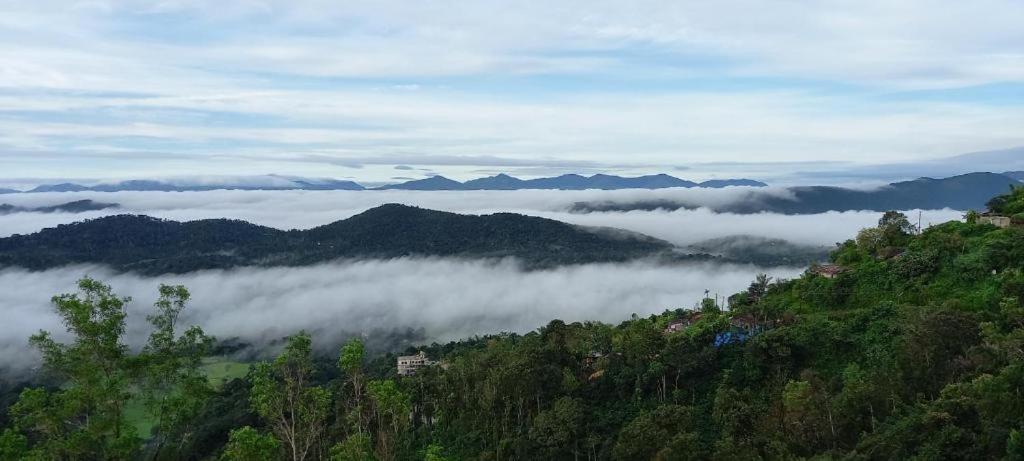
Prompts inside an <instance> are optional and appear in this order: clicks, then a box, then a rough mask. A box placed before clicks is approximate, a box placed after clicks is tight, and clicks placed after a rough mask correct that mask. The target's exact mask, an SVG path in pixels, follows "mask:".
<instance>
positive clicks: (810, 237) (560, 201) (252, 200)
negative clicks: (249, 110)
mask: <svg viewBox="0 0 1024 461" xmlns="http://www.w3.org/2000/svg"><path fill="white" fill-rule="evenodd" d="M758 190H761V189H758ZM769 190H772V191H774V192H776V193H779V194H785V193H786V192H785V191H784V190H782V189H769ZM750 191H751V188H745V187H734V188H727V189H663V190H655V191H648V190H618V191H599V190H587V191H550V190H520V191H431V192H423V191H419V192H412V191H209V192H114V193H102V192H81V193H43V194H10V195H4V196H0V202H6V203H11V204H14V205H19V206H26V207H38V206H48V205H55V204H59V203H66V202H69V201H72V200H81V199H92V200H95V201H99V202H113V203H119V204H120V205H121V208H119V209H110V210H103V211H95V212H86V213H78V214H71V213H52V214H46V213H13V214H9V215H4V216H0V236H8V235H10V234H15V233H20V234H25V233H31V232H36V231H38V230H40V229H42V228H44V227H53V226H55V225H57V224H62V223H70V222H74V221H80V220H83V219H88V218H95V217H99V216H105V215H109V214H119V213H136V214H148V215H152V216H157V217H162V218H169V219H175V220H192V219H202V218H237V219H243V220H246V221H250V222H254V223H257V224H263V225H267V226H271V227H276V228H281V229H290V228H300V229H304V228H310V227H315V226H318V225H321V224H327V223H330V222H333V221H337V220H339V219H344V218H347V217H349V216H352V215H354V214H357V213H360V212H362V211H365V210H366V209H369V208H372V207H375V206H378V205H381V204H384V203H404V204H408V205H417V206H421V207H425V208H431V209H436V210H446V211H454V212H459V213H474V214H484V213H494V212H501V211H511V212H516V213H523V214H529V215H534V216H543V217H548V218H552V219H558V220H561V221H566V222H571V223H576V224H584V225H590V226H610V227H618V228H622V229H628V230H632V231H636V232H641V233H644V234H648V235H651V236H654V237H658V238H662V239H665V240H668V241H670V242H672V243H675V244H677V245H681V246H682V245H689V244H692V243H696V242H699V241H702V240H706V239H710V238H716V237H722V236H726V235H736V234H748V235H756V236H762V237H769V238H781V239H786V240H790V241H792V242H795V243H803V244H810V245H831V244H833V243H836V242H839V241H843V240H846V239H847V238H850V237H852V236H853V235H854V234H855V233H856V232H857V230H859V229H861V228H863V227H867V226H871V225H874V224H875V223H876V222H877V221H878V218H879V217H880V216H881V213H877V212H867V211H866V212H854V211H852V212H842V213H840V212H830V213H823V214H817V215H798V216H787V215H781V214H773V213H762V214H753V215H736V214H718V213H714V212H711V211H709V210H707V209H697V210H677V211H630V212H626V213H621V212H607V213H587V214H574V213H569V212H568V211H567V210H568V209H569V207H570V206H571V205H572V204H573V203H575V202H581V201H621V202H634V201H637V200H651V199H670V200H672V199H675V200H683V199H685V200H687V201H690V202H692V203H701V204H708V205H711V204H723V203H728V202H731V201H735V200H744V199H746V198H747V194H748V193H749V192H750ZM908 214H912V215H913V217H914V218H915V219H916V217H917V213H916V211H915V212H911V213H908ZM960 216H961V213H960V212H959V211H955V210H929V211H925V212H923V216H922V221H923V224H924V225H928V224H929V223H940V222H945V221H948V220H951V219H958V218H960Z"/></svg>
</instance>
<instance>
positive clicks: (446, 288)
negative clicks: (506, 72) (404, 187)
mask: <svg viewBox="0 0 1024 461" xmlns="http://www.w3.org/2000/svg"><path fill="white" fill-rule="evenodd" d="M746 192H747V191H746V190H745V188H730V189H724V190H693V189H671V190H660V191H638V190H625V191H443V192H409V191H362V192H352V191H209V192H115V193H100V192H85V193H44V194H14V195H8V196H3V197H2V198H0V201H3V202H7V203H12V204H15V205H21V206H46V205H54V204H58V203H65V202H68V201H72V200H80V199H92V200H96V201H101V202H116V203H119V204H120V205H121V208H120V209H117V210H103V211H98V212H88V213H80V214H69V213H52V214H45V213H14V214H9V215H5V216H0V236H7V235H11V234H15V233H23V234H24V233H31V232H35V231H38V230H40V229H42V228H44V227H52V226H55V225H58V224H63V223H70V222H75V221H80V220H82V219H88V218H95V217H99V216H104V215H109V214H118V213H138V214H148V215H152V216H157V217H162V218H168V219H175V220H193V219H202V218H237V219H243V220H247V221H251V222H255V223H259V224H263V225H267V226H272V227H276V228H282V229H290V228H310V227H314V226H318V225H322V224H327V223H330V222H333V221H336V220H339V219H344V218H347V217H349V216H352V215H354V214H357V213H360V212H362V211H365V210H367V209H369V208H372V207H374V206H377V205H381V204H384V203H405V204H411V205H417V206H421V207H425V208H431V209H438V210H447V211H453V212H459V213H474V214H484V213H493V212H502V211H511V212H518V213H524V214H529V215H535V216H544V217H548V218H553V219H558V220H563V221H567V222H571V223H577V224H581V225H588V226H607V227H615V228H622V229H628V230H631V231H636V232H641V233H644V234H648V235H652V236H654V237H658V238H662V239H665V240H668V241H670V242H672V243H674V244H676V245H680V246H685V245H689V244H692V243H696V242H699V241H702V240H706V239H710V238H716V237H722V236H728V235H737V234H746V235H755V236H762V237H770V238H782V239H787V240H790V241H792V242H795V243H802V244H813V245H831V244H833V243H835V242H839V241H843V240H846V239H848V238H850V237H852V236H853V235H854V234H855V233H856V232H857V230H859V229H860V228H863V227H867V226H871V225H874V224H875V223H876V222H877V220H878V218H879V216H880V215H881V213H876V212H830V213H823V214H816V215H780V214H771V213H761V214H752V215H735V214H721V213H714V212H712V211H709V210H707V209H703V208H701V209H696V210H677V211H630V212H595V213H586V214H574V213H570V212H568V209H569V207H570V206H571V205H572V204H573V203H574V202H578V201H594V200H601V201H623V202H630V201H636V200H638V199H686V200H689V201H697V202H698V203H703V204H714V203H726V202H728V201H730V200H742V199H744V197H746V196H747V194H746ZM778 193H785V192H784V191H778ZM910 214H911V215H912V217H913V218H915V220H916V218H917V212H916V211H914V212H911V213H910ZM921 216H922V221H923V223H924V224H925V225H928V224H929V223H939V222H944V221H947V220H951V219H958V218H959V217H960V212H958V211H955V210H931V211H924V212H922V214H921ZM803 269H804V268H785V267H776V268H759V267H754V266H749V265H733V264H721V263H700V264H686V265H669V266H666V265H657V264H653V263H648V262H637V263H632V264H589V265H582V266H570V267H562V268H557V269H551V270H543V271H523V270H521V269H520V268H519V267H518V265H517V264H516V263H515V262H514V261H504V262H499V263H495V262H493V261H492V262H485V261H473V260H456V259H395V260H387V261H339V262H335V263H331V264H322V265H316V266H309V267H302V268H258V269H257V268H242V269H235V270H227V271H202V272H196V273H191V274H185V275H174V276H170V275H168V276H160V277H141V276H138V275H134V274H119V273H115V272H112V271H111V270H109V269H107V268H104V267H99V266H73V267H65V268H59V269H52V270H46V271H37V272H30V271H25V270H21V269H13V268H9V269H3V270H0V287H3V288H4V289H3V290H0V318H3V319H4V321H3V322H0V364H6V367H9V368H18V367H22V368H23V367H27V366H31V365H32V364H33V363H35V362H34V361H35V360H36V357H35V356H34V355H32V354H31V353H27V352H28V347H27V338H28V336H29V335H31V334H32V333H34V332H36V331H38V330H40V329H45V330H49V331H52V332H55V333H59V334H58V337H62V335H63V328H62V326H61V324H60V322H59V319H58V318H57V317H56V315H55V314H54V313H53V310H52V307H51V306H50V304H49V299H50V297H51V296H52V295H55V294H58V293H65V292H72V291H74V289H75V281H76V280H77V279H78V278H80V277H82V276H83V275H90V276H92V277H95V278H98V279H100V280H103V281H106V282H108V283H110V284H111V285H112V286H113V288H114V289H115V291H116V292H117V293H119V294H122V295H126V296H131V297H133V298H134V300H135V301H134V302H133V303H132V304H131V307H130V309H129V311H130V314H129V327H130V328H129V332H128V337H129V342H130V343H131V344H133V345H136V346H137V345H139V344H141V343H142V342H143V341H144V340H145V335H146V334H147V333H146V332H147V331H148V330H147V328H146V327H145V325H144V323H145V314H146V313H148V312H149V311H150V309H151V305H152V302H153V300H154V298H155V294H156V288H157V286H158V285H159V284H160V283H173V284H183V285H185V286H186V287H188V288H189V289H190V290H191V291H192V293H193V302H192V303H191V306H190V308H189V310H188V311H187V314H186V315H185V317H184V318H183V323H185V324H198V325H200V326H202V327H203V328H205V329H206V330H207V331H208V332H209V333H211V334H214V335H216V336H217V337H219V338H221V339H228V338H238V339H240V340H242V341H245V342H248V343H252V344H254V345H256V346H260V345H269V344H273V343H275V342H278V341H279V340H280V339H281V338H282V337H284V336H286V335H288V334H292V333H294V332H296V331H299V330H303V329H305V330H307V331H310V332H312V333H314V334H315V335H316V337H317V338H318V342H320V343H321V344H323V345H335V344H336V343H337V342H338V341H340V340H341V339H342V338H345V337H349V336H351V335H353V334H368V333H373V332H375V331H376V332H381V331H398V332H400V331H407V330H415V331H416V335H415V336H416V337H418V338H419V340H421V341H422V342H430V341H445V340H452V339H458V338H464V337H467V336H472V335H476V334H488V333H496V332H501V331H515V332H525V331H529V330H532V329H534V328H537V327H539V326H542V325H544V324H546V323H547V322H549V321H550V320H552V319H555V318H558V319H562V320H565V321H582V320H599V321H607V322H616V321H620V320H623V319H626V318H628V317H629V316H630V314H633V313H638V314H641V315H643V314H650V313H655V312H661V311H663V310H665V309H669V308H679V307H682V308H690V307H693V306H694V305H695V304H696V303H698V302H699V301H700V299H701V298H703V297H704V293H705V290H708V291H709V292H710V293H712V294H719V295H721V296H723V297H724V296H727V295H729V294H732V293H735V292H737V291H740V290H742V289H744V288H745V287H746V286H747V284H749V282H750V281H751V280H752V279H753V277H754V276H755V275H756V274H758V273H761V272H767V273H769V274H771V275H773V276H775V277H783V278H785V277H793V276H796V275H797V274H799V273H801V272H802V271H803Z"/></svg>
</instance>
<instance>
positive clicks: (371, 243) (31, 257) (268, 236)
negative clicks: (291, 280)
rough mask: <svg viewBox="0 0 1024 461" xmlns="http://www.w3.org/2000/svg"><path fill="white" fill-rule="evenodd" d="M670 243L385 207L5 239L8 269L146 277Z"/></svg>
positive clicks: (108, 225) (2, 252)
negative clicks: (281, 224) (276, 223)
mask: <svg viewBox="0 0 1024 461" xmlns="http://www.w3.org/2000/svg"><path fill="white" fill-rule="evenodd" d="M670 248H671V245H669V244H668V243H666V242H663V241H660V240H655V239H653V238H649V237H646V236H642V235H639V234H628V233H625V232H615V233H612V232H605V231H600V230H596V229H588V228H582V227H578V226H573V225H570V224H566V223H563V222H560V221H554V220H550V219H544V218H537V217H530V216H523V215H519V214H512V213H497V214H492V215H485V216H473V215H459V214H455V213H447V212H441V211H433V210H426V209H421V208H416V207H410V206H404V205H395V204H389V205H383V206H380V207H377V208H373V209H370V210H368V211H366V212H364V213H361V214H359V215H356V216H353V217H351V218H348V219H345V220H342V221H337V222H334V223H332V224H328V225H325V226H321V227H317V228H313V229H309V230H291V231H282V230H277V229H272V228H269V227H263V226H258V225H255V224H250V223H247V222H244V221H233V220H226V219H208V220H201V221H191V222H176V221H168V220H161V219H157V218H152V217H148V216H136V215H118V216H109V217H103V218H98V219H93V220H89V221H83V222H79V223H74V224H68V225H61V226H58V227H56V228H49V229H44V230H42V231H40V232H38V233H35V234H31V235H15V236H11V237H7V238H3V239H0V266H18V267H25V268H29V269H45V268H51V267H57V266H63V265H67V264H72V263H101V264H108V265H110V266H112V267H114V268H116V269H119V270H126V271H136V272H140V273H144V274H161V273H184V272H190V271H194V270H199V269H214V268H230V267H236V266H290V265H306V264H315V263H319V262H324V261H330V260H334V259H339V258H395V257H402V256H455V257H477V258H491V257H493V258H501V257H516V258H518V259H520V260H521V261H523V262H524V264H525V265H527V266H528V267H548V266H554V265H562V264H577V263H589V262H618V261H626V260H631V259H636V258H643V257H649V256H654V255H658V254H661V253H663V252H666V251H667V250H669V249H670Z"/></svg>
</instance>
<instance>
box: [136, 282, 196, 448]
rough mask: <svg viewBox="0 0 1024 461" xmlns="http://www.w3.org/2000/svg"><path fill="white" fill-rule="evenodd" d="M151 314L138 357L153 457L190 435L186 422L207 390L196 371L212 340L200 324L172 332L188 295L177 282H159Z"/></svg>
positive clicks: (193, 415) (188, 425) (191, 420)
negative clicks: (150, 327) (151, 429)
mask: <svg viewBox="0 0 1024 461" xmlns="http://www.w3.org/2000/svg"><path fill="white" fill-rule="evenodd" d="M159 291H160V297H159V298H158V299H157V301H156V304H155V306H156V309H157V313H156V314H155V315H150V316H149V317H147V318H148V320H149V322H150V323H151V324H152V325H153V328H154V330H153V332H152V333H151V334H150V336H149V342H148V343H147V344H146V346H145V348H144V349H143V350H142V354H141V355H140V357H139V359H140V362H141V365H142V371H143V373H142V384H141V386H140V387H141V389H142V396H143V398H144V400H145V403H146V407H147V409H148V410H149V412H150V414H151V415H152V416H153V418H154V421H155V423H156V434H155V436H154V444H153V445H154V449H153V457H154V458H159V456H160V452H161V449H162V448H163V447H164V445H165V444H166V443H167V441H169V440H175V441H176V444H177V446H178V447H180V446H182V445H184V444H185V443H186V442H187V441H188V439H189V437H190V436H191V430H190V428H191V426H192V424H193V423H194V422H195V418H196V416H197V415H198V414H199V413H200V412H201V411H202V408H203V404H204V403H205V402H206V399H207V398H208V397H209V396H210V395H211V394H212V393H213V390H212V389H211V388H210V385H209V382H208V381H207V379H206V375H204V374H203V372H202V370H201V369H200V365H202V360H203V357H205V356H206V355H207V354H208V353H209V350H210V347H211V346H212V344H213V338H211V337H209V336H206V334H205V333H203V330H202V328H199V327H198V326H193V327H190V328H189V329H187V330H186V331H185V332H184V334H182V335H181V336H180V337H178V336H176V335H175V327H176V325H177V323H178V317H179V315H180V314H181V311H182V310H183V309H184V308H185V303H186V302H187V301H188V299H189V293H188V290H187V289H185V287H183V286H181V285H177V286H170V285H160V289H159Z"/></svg>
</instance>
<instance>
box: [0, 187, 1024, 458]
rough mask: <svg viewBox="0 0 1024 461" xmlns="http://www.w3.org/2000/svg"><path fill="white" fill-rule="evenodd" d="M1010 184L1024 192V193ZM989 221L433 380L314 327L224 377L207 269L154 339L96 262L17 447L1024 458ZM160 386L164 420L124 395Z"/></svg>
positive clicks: (177, 453)
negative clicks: (209, 327) (209, 308)
mask: <svg viewBox="0 0 1024 461" xmlns="http://www.w3.org/2000/svg"><path fill="white" fill-rule="evenodd" d="M990 203H991V207H992V211H993V212H996V213H1016V212H1018V211H1017V210H1024V190H1015V191H1014V192H1013V193H1011V194H1010V195H1007V196H1003V197H1000V198H997V199H995V200H993V201H992V202H990ZM965 221H966V222H949V223H945V224H942V225H939V226H935V227H931V228H929V229H926V230H924V231H923V232H920V233H919V232H917V229H915V228H914V227H913V226H912V225H911V224H910V223H909V222H908V221H907V219H906V217H905V216H902V215H900V214H899V213H896V212H890V213H886V215H885V216H884V217H883V218H882V219H881V221H880V222H879V225H878V226H877V227H873V228H869V229H865V230H863V231H861V232H860V233H859V234H858V235H857V236H856V238H854V239H851V240H849V241H847V242H845V243H843V244H841V245H839V246H838V248H836V250H835V251H833V253H832V254H831V264H829V265H822V266H814V267H812V268H810V269H809V270H808V271H807V272H806V273H805V274H804V275H802V276H801V277H799V278H796V279H794V280H771V279H769V278H768V277H766V276H760V277H758V278H757V279H756V280H754V281H753V282H752V283H751V284H750V286H749V288H748V289H747V290H745V291H743V292H740V293H737V294H735V295H733V296H732V297H730V308H729V309H728V310H724V309H723V308H722V307H720V306H718V305H717V304H716V301H715V300H714V299H705V300H703V302H702V304H701V310H700V311H683V310H676V311H667V312H664V313H662V314H660V315H653V316H650V317H637V316H633V317H632V318H631V319H630V320H628V321H625V322H622V323H621V324H619V325H608V324H602V323H596V322H587V323H571V324H566V323H565V322H562V321H559V320H554V321H551V322H550V323H549V324H548V325H546V326H544V327H542V328H540V329H538V330H536V331H533V332H530V333H528V334H524V335H517V334H498V335H493V336H487V337H478V338H471V339H467V340H464V341H458V342H452V343H447V344H434V345H430V346H426V347H423V348H422V349H421V350H422V351H423V352H425V354H426V357H428V358H430V359H432V360H435V361H436V362H434V363H433V364H432V365H427V366H425V367H423V368H419V369H418V370H416V371H415V373H414V374H413V375H412V376H398V375H397V373H396V369H395V364H396V362H395V359H396V357H395V356H394V355H386V356H382V357H376V358H367V357H366V356H365V351H364V346H363V344H362V342H361V341H359V340H353V341H351V342H349V343H347V344H346V345H345V346H344V347H343V348H342V349H341V350H340V353H339V354H338V355H337V356H328V357H318V356H315V355H314V354H313V350H314V348H313V338H311V337H310V336H309V335H306V334H296V335H295V336H293V337H291V338H289V340H288V342H287V344H286V345H285V346H284V348H283V350H282V351H281V352H280V355H279V356H278V357H277V358H276V359H275V360H273V361H271V362H264V363H258V364H255V365H254V366H253V367H252V369H251V371H249V372H248V373H247V374H246V375H245V376H244V377H240V376H241V375H240V374H237V373H236V374H233V376H235V377H237V379H232V380H230V381H227V382H224V383H223V384H222V385H221V386H220V387H217V388H215V387H213V386H210V383H209V381H208V380H209V375H208V373H209V369H204V362H202V360H200V358H201V357H202V356H203V354H204V351H209V350H210V349H209V347H210V345H211V340H210V339H209V338H205V336H204V335H202V332H201V331H198V330H195V329H192V330H188V332H186V333H184V334H182V335H181V336H180V337H176V336H174V333H173V329H172V332H171V333H170V334H169V335H168V334H167V329H166V328H165V326H166V322H167V320H166V319H173V318H176V317H175V315H176V314H175V315H171V314H174V313H175V312H177V311H175V310H174V309H170V307H168V306H178V311H180V307H183V306H184V300H186V299H187V292H185V291H183V288H180V287H177V288H175V287H163V288H161V296H162V297H161V299H162V300H165V301H166V302H165V303H164V304H160V303H159V302H158V306H157V307H158V311H159V312H162V313H163V314H162V315H157V316H154V317H152V318H151V321H153V325H154V335H153V336H151V339H150V342H149V343H148V345H147V347H146V348H145V349H143V351H142V352H141V353H139V354H138V355H133V354H132V353H130V352H129V351H128V350H127V348H119V347H118V344H119V343H118V341H119V338H120V335H121V334H122V333H123V330H118V327H119V326H123V318H120V320H119V317H118V312H119V311H118V309H116V307H117V306H119V304H118V303H120V302H122V301H123V300H122V301H119V300H118V298H116V297H114V295H112V294H111V293H110V289H109V287H106V286H105V285H102V284H99V283H98V282H96V281H92V280H89V279H86V280H83V282H82V285H81V289H82V292H81V293H80V295H78V296H70V295H64V296H62V297H59V298H56V299H55V305H56V306H57V310H58V312H59V313H61V314H62V315H64V316H65V320H66V321H67V322H68V324H69V326H72V327H75V328H76V329H75V332H76V333H75V335H76V338H78V339H79V340H78V341H76V342H74V343H71V344H68V345H58V344H56V343H53V342H52V339H50V338H49V336H48V335H46V334H40V335H36V336H34V337H33V340H32V341H33V344H35V345H37V346H38V347H39V348H40V349H42V350H43V351H44V352H45V354H44V359H45V369H46V370H49V371H51V372H52V373H54V374H55V375H56V376H63V377H64V379H65V381H64V385H63V386H62V387H56V386H51V387H42V388H34V389H28V390H26V391H24V392H23V393H22V394H21V395H20V397H19V398H16V399H10V398H5V399H4V400H5V401H10V400H17V403H15V404H14V405H13V406H11V407H10V411H9V412H8V415H9V417H8V418H7V419H6V420H5V421H6V423H5V424H6V426H7V429H6V430H5V431H3V432H2V435H0V458H3V459H18V458H20V457H26V458H27V459H57V458H65V459H68V458H71V459H74V458H75V457H76V456H77V457H78V458H79V459H124V458H139V459H142V458H147V459H213V458H216V457H221V458H222V459H227V460H254V459H255V460H258V459H267V460H269V459H332V460H430V461H438V460H481V461H482V460H523V459H573V460H580V459H590V460H593V459H598V460H606V459H610V460H643V459H657V460H676V459H717V460H735V459H741V460H746V459H766V460H775V459H786V460H789V459H794V460H795V459H815V460H826V459H843V460H891V459H914V460H978V459H992V460H1004V459H1005V460H1019V459H1024V307H1022V305H1024V304H1022V302H1024V228H1021V227H1015V226H1011V227H1008V228H999V227H996V226H993V225H989V224H984V223H981V222H980V220H979V216H978V215H977V213H970V214H969V215H968V216H967V219H966V220H965ZM112 306H113V307H115V308H112ZM83 312H85V313H90V315H87V316H86V315H80V314H81V313H83ZM161 319H164V320H161ZM161 332H163V333H161ZM414 352H417V351H416V350H411V349H410V350H408V351H406V353H414ZM70 358H77V359H78V360H69V359H70ZM93 362H95V365H101V366H95V365H94V363H93ZM206 365H207V366H208V365H209V364H206ZM235 368H236V370H235V371H236V372H237V371H239V370H241V368H240V367H235ZM214 369H216V367H214ZM204 370H205V371H204ZM225 370H227V369H225ZM136 382H138V383H140V384H138V385H136V384H133V383H136ZM133 386H138V387H133ZM134 389H140V390H146V389H158V390H163V392H165V393H164V394H161V393H152V392H150V393H146V392H142V391H135V390H134ZM97 390H104V392H98V391H97ZM8 395H9V394H8ZM167 396H171V397H173V398H174V399H175V400H174V402H180V403H181V405H172V406H166V405H165V404H166V403H167V402H168V401H167V399H166V398H165V397H167ZM138 398H142V399H143V400H144V401H145V402H148V404H147V406H146V407H144V408H141V409H132V410H133V411H135V410H141V411H143V412H148V413H147V415H148V416H147V418H149V419H145V421H146V422H147V425H146V426H144V427H145V428H149V427H152V428H153V429H154V432H153V434H152V435H151V436H150V437H148V438H145V437H141V436H140V435H139V433H138V431H137V430H132V428H133V425H132V421H131V420H127V419H126V418H125V417H124V412H122V411H121V410H120V409H121V408H124V407H123V406H122V405H124V404H125V403H126V402H131V401H132V399H138ZM161 405H164V406H161ZM156 410H160V411H156ZM131 416H132V417H136V418H137V417H138V416H137V415H134V414H132V415H131ZM157 417H159V418H157ZM134 421H135V424H139V423H138V421H139V420H138V419H136V420H134ZM150 421H164V422H165V423H164V426H161V425H160V424H153V425H152V426H150V425H149V422H150Z"/></svg>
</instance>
